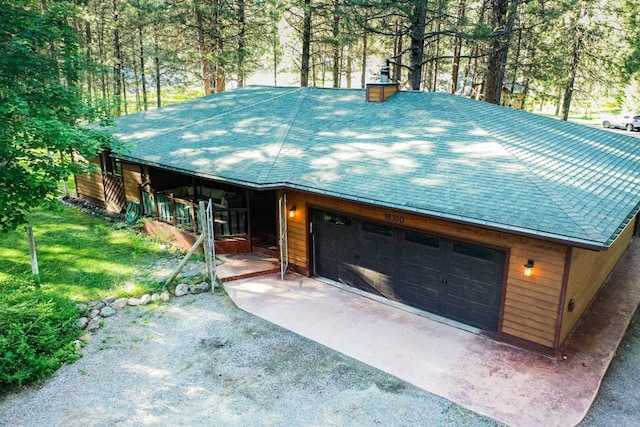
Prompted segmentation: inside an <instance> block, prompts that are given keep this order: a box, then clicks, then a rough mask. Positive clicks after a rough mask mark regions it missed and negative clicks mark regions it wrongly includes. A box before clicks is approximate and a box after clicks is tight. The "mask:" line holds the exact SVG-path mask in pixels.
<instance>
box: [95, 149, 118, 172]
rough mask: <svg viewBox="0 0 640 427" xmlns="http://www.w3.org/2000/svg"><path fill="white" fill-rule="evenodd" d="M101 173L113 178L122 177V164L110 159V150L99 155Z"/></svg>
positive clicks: (112, 158)
mask: <svg viewBox="0 0 640 427" xmlns="http://www.w3.org/2000/svg"><path fill="white" fill-rule="evenodd" d="M100 158H101V159H100V160H101V162H102V171H103V172H105V173H107V174H109V175H113V176H122V162H121V161H120V159H116V158H114V157H111V150H106V151H104V152H102V154H101V155H100Z"/></svg>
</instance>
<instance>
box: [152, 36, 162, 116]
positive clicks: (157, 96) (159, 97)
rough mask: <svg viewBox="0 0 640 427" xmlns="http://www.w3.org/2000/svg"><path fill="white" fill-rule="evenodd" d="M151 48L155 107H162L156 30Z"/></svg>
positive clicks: (158, 47)
mask: <svg viewBox="0 0 640 427" xmlns="http://www.w3.org/2000/svg"><path fill="white" fill-rule="evenodd" d="M153 47H154V50H155V52H154V53H155V55H154V57H153V63H154V65H155V69H156V106H157V107H158V108H160V107H162V95H161V94H160V42H159V41H158V29H156V32H155V34H154V37H153Z"/></svg>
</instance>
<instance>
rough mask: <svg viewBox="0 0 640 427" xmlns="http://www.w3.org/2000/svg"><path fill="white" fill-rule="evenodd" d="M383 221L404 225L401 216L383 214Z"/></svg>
mask: <svg viewBox="0 0 640 427" xmlns="http://www.w3.org/2000/svg"><path fill="white" fill-rule="evenodd" d="M384 220H385V221H389V222H395V223H398V224H402V223H404V217H403V216H400V215H394V214H384Z"/></svg>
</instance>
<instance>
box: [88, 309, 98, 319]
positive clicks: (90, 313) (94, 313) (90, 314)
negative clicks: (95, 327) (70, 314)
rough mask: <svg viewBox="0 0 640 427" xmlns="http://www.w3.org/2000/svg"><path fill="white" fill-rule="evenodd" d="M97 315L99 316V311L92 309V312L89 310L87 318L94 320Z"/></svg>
mask: <svg viewBox="0 0 640 427" xmlns="http://www.w3.org/2000/svg"><path fill="white" fill-rule="evenodd" d="M99 315H100V309H95V308H94V309H93V310H91V311H90V312H89V314H87V317H88V318H89V319H93V318H95V317H98V316H99Z"/></svg>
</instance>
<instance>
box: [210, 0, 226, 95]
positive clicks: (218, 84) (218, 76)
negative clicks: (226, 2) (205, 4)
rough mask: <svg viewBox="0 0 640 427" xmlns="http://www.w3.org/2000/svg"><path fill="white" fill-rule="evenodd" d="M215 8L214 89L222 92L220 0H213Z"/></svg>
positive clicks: (223, 79)
mask: <svg viewBox="0 0 640 427" xmlns="http://www.w3.org/2000/svg"><path fill="white" fill-rule="evenodd" d="M214 7H215V9H214V13H213V28H212V30H213V39H214V40H215V43H216V44H215V46H216V54H217V58H216V63H215V78H216V81H215V91H216V93H218V92H224V91H225V89H226V88H225V67H224V63H223V62H222V61H223V60H222V53H223V52H224V40H223V38H222V22H221V21H222V17H221V11H222V0H216V1H215V6H214Z"/></svg>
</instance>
